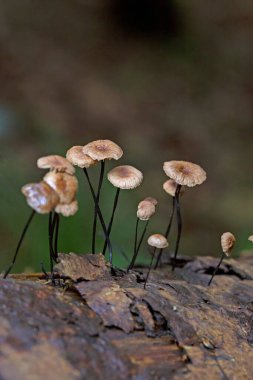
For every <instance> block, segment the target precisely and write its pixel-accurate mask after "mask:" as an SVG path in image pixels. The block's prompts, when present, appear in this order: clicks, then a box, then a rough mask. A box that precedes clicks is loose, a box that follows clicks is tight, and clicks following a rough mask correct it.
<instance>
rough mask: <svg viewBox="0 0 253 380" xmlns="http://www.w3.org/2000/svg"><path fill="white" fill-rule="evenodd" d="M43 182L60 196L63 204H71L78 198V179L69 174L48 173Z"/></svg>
mask: <svg viewBox="0 0 253 380" xmlns="http://www.w3.org/2000/svg"><path fill="white" fill-rule="evenodd" d="M43 180H44V181H45V182H46V183H47V184H48V185H49V186H51V187H52V188H53V189H54V190H55V191H56V193H57V194H58V195H59V198H60V202H59V203H62V204H69V203H71V202H72V201H73V200H74V199H75V198H76V193H77V190H78V181H77V178H76V177H75V176H73V175H69V174H67V173H55V172H48V173H47V174H46V175H45V177H44V178H43Z"/></svg>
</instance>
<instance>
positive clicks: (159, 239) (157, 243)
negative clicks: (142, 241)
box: [148, 234, 169, 248]
mask: <svg viewBox="0 0 253 380" xmlns="http://www.w3.org/2000/svg"><path fill="white" fill-rule="evenodd" d="M148 244H149V245H150V246H151V247H155V248H166V247H168V246H169V243H168V240H167V239H166V237H165V236H163V235H161V234H154V235H151V236H149V238H148Z"/></svg>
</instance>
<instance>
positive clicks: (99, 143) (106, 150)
mask: <svg viewBox="0 0 253 380" xmlns="http://www.w3.org/2000/svg"><path fill="white" fill-rule="evenodd" d="M82 152H83V154H84V155H87V156H89V157H90V158H91V159H92V160H94V162H98V161H100V163H101V169H100V176H99V183H98V188H97V193H96V204H97V205H96V204H95V211H94V219H93V232H92V253H95V252H96V230H97V215H98V213H97V211H96V209H97V208H98V207H99V200H100V192H101V188H102V184H103V179H104V171H105V160H112V159H113V160H119V159H120V158H121V157H122V155H123V150H122V149H121V148H120V147H119V145H117V144H115V143H114V142H113V141H111V140H96V141H92V142H90V143H89V144H87V145H85V146H84V147H83V148H82ZM85 168H87V167H85ZM84 170H85V169H84Z"/></svg>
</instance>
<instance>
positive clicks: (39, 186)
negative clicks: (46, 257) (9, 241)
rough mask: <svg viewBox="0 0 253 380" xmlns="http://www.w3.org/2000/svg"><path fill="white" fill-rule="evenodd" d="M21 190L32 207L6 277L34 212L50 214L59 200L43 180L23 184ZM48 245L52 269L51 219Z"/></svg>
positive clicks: (5, 275)
mask: <svg viewBox="0 0 253 380" xmlns="http://www.w3.org/2000/svg"><path fill="white" fill-rule="evenodd" d="M21 191H22V193H23V194H24V196H25V197H26V201H27V203H28V205H29V206H30V207H31V208H32V213H31V214H30V216H29V218H28V221H27V223H26V224H25V227H24V229H23V231H22V233H21V236H20V239H19V241H18V244H17V247H16V250H15V254H14V256H13V259H12V262H11V264H10V266H9V268H8V269H7V270H6V271H5V273H4V276H3V278H6V277H7V276H8V274H9V273H10V271H11V270H12V268H13V265H14V264H15V261H16V259H17V256H18V253H19V250H20V247H21V244H22V242H23V240H24V237H25V235H26V232H27V230H28V228H29V226H30V224H31V222H32V220H33V217H34V215H35V213H36V212H37V213H38V214H48V213H49V214H51V212H52V211H53V210H54V208H55V207H56V205H57V203H58V202H59V196H58V194H57V193H56V192H55V191H54V189H52V188H51V187H50V186H49V185H48V184H47V183H46V182H44V181H41V182H39V183H29V184H27V185H25V186H23V187H22V189H21ZM49 245H50V262H51V270H52V265H53V264H52V263H53V257H54V252H53V247H52V240H51V221H50V223H49Z"/></svg>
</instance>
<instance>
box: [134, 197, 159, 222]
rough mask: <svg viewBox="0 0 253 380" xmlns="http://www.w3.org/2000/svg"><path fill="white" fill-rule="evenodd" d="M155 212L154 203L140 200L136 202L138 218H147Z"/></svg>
mask: <svg viewBox="0 0 253 380" xmlns="http://www.w3.org/2000/svg"><path fill="white" fill-rule="evenodd" d="M154 213H155V205H154V204H153V203H151V202H149V201H145V200H144V201H141V202H140V203H139V204H138V210H137V218H139V219H140V220H149V219H150V218H151V216H152V215H154Z"/></svg>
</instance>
